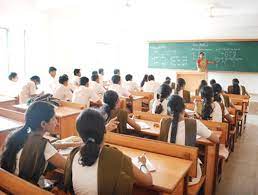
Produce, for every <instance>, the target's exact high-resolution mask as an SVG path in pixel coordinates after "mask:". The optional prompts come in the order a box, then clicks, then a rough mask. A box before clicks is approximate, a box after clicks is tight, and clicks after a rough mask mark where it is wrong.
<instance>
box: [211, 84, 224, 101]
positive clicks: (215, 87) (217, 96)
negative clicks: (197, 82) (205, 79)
mask: <svg viewBox="0 0 258 195" xmlns="http://www.w3.org/2000/svg"><path fill="white" fill-rule="evenodd" d="M212 90H213V96H214V101H216V102H219V103H220V102H221V101H222V99H221V97H220V94H221V93H222V87H221V85H220V84H218V83H215V84H213V85H212Z"/></svg>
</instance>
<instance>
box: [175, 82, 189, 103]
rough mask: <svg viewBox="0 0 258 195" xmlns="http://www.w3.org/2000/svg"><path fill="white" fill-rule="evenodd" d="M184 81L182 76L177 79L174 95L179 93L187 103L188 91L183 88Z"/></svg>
mask: <svg viewBox="0 0 258 195" xmlns="http://www.w3.org/2000/svg"><path fill="white" fill-rule="evenodd" d="M185 85H186V82H185V80H184V79H183V78H178V79H177V84H176V89H175V95H179V96H180V97H182V98H183V99H184V101H185V103H189V102H190V100H191V98H190V91H187V90H185Z"/></svg>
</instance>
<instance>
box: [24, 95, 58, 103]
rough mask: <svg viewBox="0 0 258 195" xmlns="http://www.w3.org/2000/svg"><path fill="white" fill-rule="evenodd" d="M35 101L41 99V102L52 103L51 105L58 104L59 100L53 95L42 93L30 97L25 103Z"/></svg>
mask: <svg viewBox="0 0 258 195" xmlns="http://www.w3.org/2000/svg"><path fill="white" fill-rule="evenodd" d="M37 101H43V102H48V103H50V104H52V105H53V106H60V103H59V102H60V100H59V99H57V98H54V97H53V95H51V94H49V93H47V94H44V95H37V96H35V97H33V98H30V99H29V100H28V102H27V105H30V104H32V103H33V102H37Z"/></svg>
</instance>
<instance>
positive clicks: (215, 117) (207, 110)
mask: <svg viewBox="0 0 258 195" xmlns="http://www.w3.org/2000/svg"><path fill="white" fill-rule="evenodd" d="M201 97H202V102H196V103H195V114H196V115H197V117H199V118H202V119H203V120H212V121H215V122H222V120H223V113H222V109H221V106H220V104H219V103H218V102H217V101H214V93H213V89H212V87H210V86H205V87H203V88H202V90H201Z"/></svg>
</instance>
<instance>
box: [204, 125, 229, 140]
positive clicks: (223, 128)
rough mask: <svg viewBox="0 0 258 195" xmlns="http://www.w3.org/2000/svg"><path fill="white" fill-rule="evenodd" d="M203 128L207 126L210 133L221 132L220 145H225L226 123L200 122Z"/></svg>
mask: <svg viewBox="0 0 258 195" xmlns="http://www.w3.org/2000/svg"><path fill="white" fill-rule="evenodd" d="M200 121H201V122H202V123H203V124H204V125H205V126H207V127H208V128H209V129H210V130H212V131H221V132H222V135H221V139H220V143H221V144H226V143H227V140H228V124H227V123H220V122H214V121H207V120H200Z"/></svg>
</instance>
